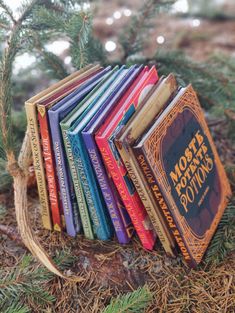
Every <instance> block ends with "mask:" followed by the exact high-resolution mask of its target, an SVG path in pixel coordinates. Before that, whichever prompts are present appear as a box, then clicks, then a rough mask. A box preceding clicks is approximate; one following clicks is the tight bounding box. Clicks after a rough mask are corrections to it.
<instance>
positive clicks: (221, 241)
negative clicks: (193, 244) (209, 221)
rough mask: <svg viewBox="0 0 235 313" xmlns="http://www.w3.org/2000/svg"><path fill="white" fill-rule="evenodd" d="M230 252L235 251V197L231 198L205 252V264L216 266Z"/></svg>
mask: <svg viewBox="0 0 235 313" xmlns="http://www.w3.org/2000/svg"><path fill="white" fill-rule="evenodd" d="M231 251H235V197H233V199H232V200H231V202H230V203H229V205H228V207H227V208H226V210H225V212H224V215H223V216H222V219H221V221H220V223H219V226H218V228H217V231H216V233H215V235H214V237H213V239H212V241H211V243H210V246H209V248H208V250H207V253H206V257H205V262H206V263H216V264H218V263H220V262H221V261H223V260H224V258H225V257H226V256H227V255H228V254H229V253H230V252H231Z"/></svg>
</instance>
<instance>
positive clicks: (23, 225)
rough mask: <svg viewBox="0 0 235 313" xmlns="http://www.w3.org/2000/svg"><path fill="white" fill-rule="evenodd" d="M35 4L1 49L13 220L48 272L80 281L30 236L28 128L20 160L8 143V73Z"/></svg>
mask: <svg viewBox="0 0 235 313" xmlns="http://www.w3.org/2000/svg"><path fill="white" fill-rule="evenodd" d="M35 4H37V0H34V1H32V2H31V3H30V4H29V6H28V8H26V10H25V11H24V12H23V13H22V16H21V17H20V18H19V19H18V21H14V22H13V26H12V30H11V35H10V37H9V40H8V45H7V47H6V48H5V50H4V54H3V60H2V67H1V73H0V75H1V77H0V80H1V84H0V125H1V126H0V127H1V136H2V142H3V147H4V148H5V152H6V158H7V170H8V171H9V173H10V174H11V176H12V177H13V181H14V201H15V210H16V219H17V224H18V228H19V232H20V235H21V238H22V240H23V243H24V244H25V246H26V247H27V248H28V249H29V251H30V252H31V253H32V254H33V255H34V256H35V257H36V258H38V260H39V261H40V262H41V263H42V264H43V265H44V266H46V267H47V268H48V270H49V271H51V272H53V273H54V274H56V275H58V276H60V277H62V278H66V279H69V280H72V281H76V282H80V281H83V280H84V279H83V278H82V277H79V276H78V277H67V276H65V275H64V274H63V273H62V272H61V271H60V270H59V269H58V268H57V267H56V266H55V264H54V263H53V261H52V259H51V258H50V257H49V255H48V254H47V253H46V251H45V250H44V249H43V247H42V246H41V245H40V243H39V241H38V239H37V238H35V236H34V235H33V231H32V229H31V228H30V225H31V224H30V221H29V216H28V207H27V206H28V203H27V180H28V175H29V172H28V169H29V165H30V159H31V146H30V138H29V131H28V130H27V132H26V134H25V138H24V141H23V144H22V148H21V152H20V155H19V159H18V160H17V159H16V157H15V153H14V151H13V148H12V144H11V131H12V130H11V128H10V127H9V124H8V119H9V117H10V110H11V105H10V104H11V100H12V99H11V87H12V85H11V76H12V64H13V62H14V59H15V57H16V54H17V52H18V48H19V47H18V46H17V45H18V44H19V42H18V40H19V39H18V38H19V37H20V36H19V35H20V30H21V26H22V23H23V22H24V20H25V19H26V18H27V16H28V15H30V12H31V11H32V9H33V7H34V5H35Z"/></svg>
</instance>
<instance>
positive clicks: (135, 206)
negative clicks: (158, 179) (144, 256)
mask: <svg viewBox="0 0 235 313" xmlns="http://www.w3.org/2000/svg"><path fill="white" fill-rule="evenodd" d="M97 145H98V147H99V149H100V152H101V154H102V157H103V160H104V163H105V165H106V167H107V168H108V171H109V173H110V175H111V177H112V179H113V181H114V183H115V185H116V188H117V190H118V192H119V194H120V196H121V198H122V201H123V203H124V205H125V207H126V210H127V211H128V213H129V215H130V218H131V220H132V223H133V225H134V227H135V230H136V232H137V234H138V236H139V238H140V240H141V243H142V245H143V247H144V248H145V249H148V250H152V249H153V246H154V243H155V239H156V236H155V233H154V231H153V230H152V227H151V226H150V225H147V224H148V222H147V223H146V221H148V220H149V219H148V215H147V212H146V210H145V209H144V207H143V204H142V202H141V200H140V198H139V196H138V194H137V193H136V192H134V193H133V194H131V193H130V190H128V187H127V185H126V183H125V179H124V177H123V176H122V173H121V172H120V170H119V168H118V165H117V162H116V160H115V158H114V156H113V154H112V152H111V150H110V147H109V145H108V143H107V141H106V140H104V139H103V138H97Z"/></svg>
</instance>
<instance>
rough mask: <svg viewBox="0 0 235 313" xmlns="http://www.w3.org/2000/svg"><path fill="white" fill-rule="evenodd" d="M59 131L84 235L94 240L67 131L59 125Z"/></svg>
mask: <svg viewBox="0 0 235 313" xmlns="http://www.w3.org/2000/svg"><path fill="white" fill-rule="evenodd" d="M61 130H62V136H63V140H64V146H65V151H66V155H67V159H68V163H69V168H70V172H71V175H72V180H73V184H74V189H75V194H76V198H77V203H78V209H79V212H80V217H81V222H82V226H83V231H84V235H85V237H86V238H88V239H94V234H93V231H92V225H91V220H90V216H89V211H88V208H87V203H86V199H85V196H84V192H83V189H82V184H81V181H80V177H79V175H78V174H77V170H76V166H75V162H74V157H73V153H72V147H71V144H70V140H69V138H68V130H67V129H66V128H65V127H64V126H63V125H61Z"/></svg>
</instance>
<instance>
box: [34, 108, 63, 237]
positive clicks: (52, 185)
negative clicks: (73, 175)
mask: <svg viewBox="0 0 235 313" xmlns="http://www.w3.org/2000/svg"><path fill="white" fill-rule="evenodd" d="M37 109H38V120H39V125H40V134H41V143H42V148H43V158H44V163H45V169H46V179H47V183H48V192H49V200H50V205H51V214H52V220H53V224H54V229H55V230H57V231H61V229H62V224H61V218H60V207H59V206H60V200H59V194H58V185H57V177H56V169H55V162H54V155H53V152H52V145H51V138H50V132H49V126H48V119H47V110H46V108H45V106H44V105H43V106H40V105H38V106H37Z"/></svg>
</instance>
